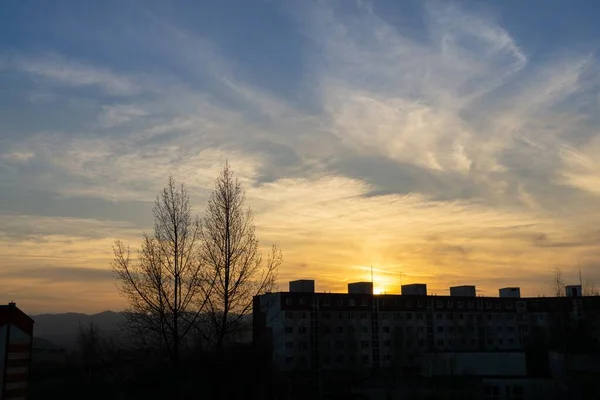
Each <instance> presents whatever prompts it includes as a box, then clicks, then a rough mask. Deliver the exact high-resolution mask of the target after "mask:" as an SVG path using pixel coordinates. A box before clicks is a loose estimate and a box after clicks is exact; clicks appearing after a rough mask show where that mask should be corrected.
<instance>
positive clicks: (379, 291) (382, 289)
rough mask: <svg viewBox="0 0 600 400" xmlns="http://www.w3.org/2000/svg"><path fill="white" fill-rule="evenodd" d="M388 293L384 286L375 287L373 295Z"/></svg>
mask: <svg viewBox="0 0 600 400" xmlns="http://www.w3.org/2000/svg"><path fill="white" fill-rule="evenodd" d="M385 292H386V290H385V287H384V286H375V287H374V288H373V294H384V293H385Z"/></svg>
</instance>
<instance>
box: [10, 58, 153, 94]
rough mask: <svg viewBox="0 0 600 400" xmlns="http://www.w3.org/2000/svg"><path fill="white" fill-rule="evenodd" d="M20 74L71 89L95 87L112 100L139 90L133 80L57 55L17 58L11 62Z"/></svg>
mask: <svg viewBox="0 0 600 400" xmlns="http://www.w3.org/2000/svg"><path fill="white" fill-rule="evenodd" d="M14 64H16V66H17V68H19V69H20V70H21V71H23V72H26V73H29V74H32V75H36V76H39V77H41V78H45V79H48V80H49V81H52V82H56V83H57V84H63V85H67V86H71V87H86V86H92V87H97V88H99V89H101V90H103V91H105V92H106V93H107V94H110V95H113V96H131V95H135V94H138V93H140V92H141V90H142V87H141V86H140V85H139V84H138V83H136V82H134V80H133V79H131V78H127V77H124V76H122V75H118V74H115V73H113V72H111V71H110V70H108V69H105V68H100V67H95V66H92V65H89V64H84V63H81V62H75V61H71V60H66V59H64V58H62V57H60V56H57V55H49V56H43V57H32V58H27V57H17V58H16V59H15V60H14Z"/></svg>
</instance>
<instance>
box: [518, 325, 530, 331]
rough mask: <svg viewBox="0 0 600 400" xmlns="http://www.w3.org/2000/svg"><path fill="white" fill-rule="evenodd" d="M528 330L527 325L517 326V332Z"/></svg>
mask: <svg viewBox="0 0 600 400" xmlns="http://www.w3.org/2000/svg"><path fill="white" fill-rule="evenodd" d="M528 330H529V328H528V327H527V325H520V326H519V332H521V333H527V331H528Z"/></svg>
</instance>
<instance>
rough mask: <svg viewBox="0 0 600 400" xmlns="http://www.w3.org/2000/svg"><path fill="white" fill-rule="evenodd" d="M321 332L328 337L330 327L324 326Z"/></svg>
mask: <svg viewBox="0 0 600 400" xmlns="http://www.w3.org/2000/svg"><path fill="white" fill-rule="evenodd" d="M323 331H324V332H325V333H326V334H328V335H329V334H330V333H331V328H330V327H328V326H324V327H323Z"/></svg>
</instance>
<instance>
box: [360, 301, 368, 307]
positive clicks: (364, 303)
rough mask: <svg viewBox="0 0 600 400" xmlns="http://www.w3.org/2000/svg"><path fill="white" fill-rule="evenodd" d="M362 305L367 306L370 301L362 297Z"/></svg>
mask: <svg viewBox="0 0 600 400" xmlns="http://www.w3.org/2000/svg"><path fill="white" fill-rule="evenodd" d="M360 305H361V306H363V307H366V306H368V305H369V302H368V300H367V299H362V301H361V302H360Z"/></svg>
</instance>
